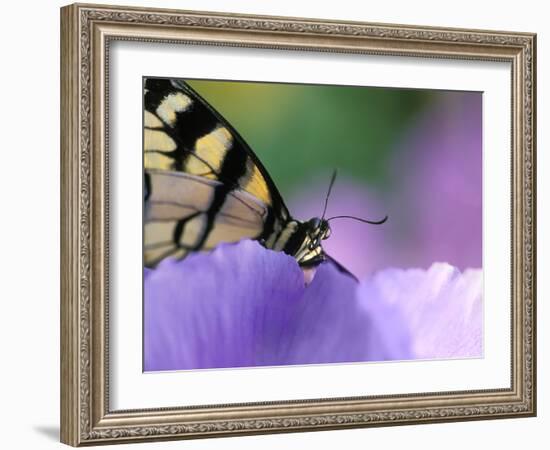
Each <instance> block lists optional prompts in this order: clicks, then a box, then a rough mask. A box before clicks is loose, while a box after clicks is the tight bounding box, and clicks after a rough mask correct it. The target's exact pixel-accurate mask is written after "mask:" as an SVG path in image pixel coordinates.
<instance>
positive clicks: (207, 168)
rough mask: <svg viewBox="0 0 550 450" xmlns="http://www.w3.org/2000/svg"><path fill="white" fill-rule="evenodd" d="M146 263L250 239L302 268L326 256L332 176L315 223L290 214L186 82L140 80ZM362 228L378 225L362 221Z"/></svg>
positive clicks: (236, 137) (257, 165)
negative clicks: (142, 106) (284, 256)
mask: <svg viewBox="0 0 550 450" xmlns="http://www.w3.org/2000/svg"><path fill="white" fill-rule="evenodd" d="M143 142H144V223H145V226H144V261H145V265H146V266H147V267H154V266H155V265H156V264H157V263H158V262H160V261H161V260H162V259H164V258H166V257H168V256H171V257H175V258H184V257H185V256H187V255H188V254H189V253H190V252H195V251H203V250H211V249H213V248H214V247H216V245H218V244H219V243H221V242H237V241H239V240H241V239H247V238H248V239H255V240H257V241H259V242H260V243H261V244H262V245H263V246H265V247H266V248H268V249H272V250H276V251H282V252H284V253H286V254H288V255H291V256H293V257H294V258H295V259H296V261H297V262H298V264H299V265H300V266H302V267H312V266H316V265H318V264H320V263H321V262H323V261H325V260H327V259H330V260H332V261H333V262H334V263H335V265H336V266H337V267H338V268H339V269H340V270H342V271H344V272H347V273H349V272H348V271H347V270H346V269H345V268H344V267H343V266H341V265H340V264H339V263H337V262H336V261H335V260H333V259H332V258H330V256H328V255H327V254H326V253H325V251H324V250H323V248H322V245H321V242H322V241H323V240H325V239H327V238H328V237H329V236H330V233H331V229H330V225H329V220H332V219H335V218H344V217H349V218H354V217H351V216H337V217H333V218H330V219H325V218H324V216H325V211H326V207H327V202H328V198H329V195H330V189H331V188H332V185H333V183H334V180H335V176H336V172H334V174H333V176H332V179H331V183H330V187H329V192H328V194H327V197H326V201H325V210H324V212H323V215H322V217H321V218H318V217H315V218H312V219H310V220H308V221H305V222H302V221H299V220H296V219H294V218H293V217H292V216H291V214H290V213H289V211H288V209H287V207H286V206H285V203H284V201H283V199H282V197H281V194H280V193H279V191H278V189H277V187H276V186H275V183H274V182H273V180H272V179H271V177H270V175H269V173H268V171H267V170H266V169H265V167H264V166H263V165H262V163H261V162H260V160H259V159H258V157H257V156H256V155H255V154H254V152H253V151H252V149H251V148H250V147H249V146H248V145H247V143H246V142H245V140H244V139H243V138H242V137H241V135H240V134H239V133H238V132H237V130H235V129H234V128H233V127H232V126H231V124H230V123H229V122H228V121H227V120H225V119H224V118H223V117H222V116H221V114H220V113H218V112H217V111H216V110H215V109H214V108H213V107H212V106H211V105H210V104H209V103H208V102H207V101H206V100H204V99H203V98H202V97H201V96H200V95H199V94H198V93H197V92H196V91H195V90H193V89H192V88H191V87H190V86H189V85H188V84H187V83H186V82H185V81H183V80H180V79H169V78H145V79H144V117H143ZM355 219H357V220H361V221H363V222H367V223H373V224H379V223H383V222H384V221H385V220H386V219H387V217H385V218H384V219H383V220H381V221H376V222H374V221H366V220H362V219H358V218H355Z"/></svg>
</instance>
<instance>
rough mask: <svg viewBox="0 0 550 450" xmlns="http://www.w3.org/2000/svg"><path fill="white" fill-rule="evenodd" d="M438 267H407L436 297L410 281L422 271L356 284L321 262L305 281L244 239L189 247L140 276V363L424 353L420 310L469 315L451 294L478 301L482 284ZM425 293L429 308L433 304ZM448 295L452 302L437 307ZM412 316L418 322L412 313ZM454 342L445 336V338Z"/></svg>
mask: <svg viewBox="0 0 550 450" xmlns="http://www.w3.org/2000/svg"><path fill="white" fill-rule="evenodd" d="M442 270H443V271H444V272H445V271H448V268H447V266H441V267H440V266H436V267H435V268H432V269H431V272H430V274H428V276H425V277H423V276H422V273H420V272H419V273H416V272H411V273H412V275H415V276H417V277H419V278H420V279H424V285H425V286H428V285H430V284H431V283H432V282H434V280H435V281H440V283H439V289H438V290H437V293H439V295H432V296H427V295H425V294H426V292H428V291H422V290H418V289H416V290H414V289H411V285H415V286H416V287H418V286H422V285H423V284H422V283H419V280H418V279H415V280H409V278H410V275H411V274H409V273H408V272H404V273H401V272H399V271H398V272H395V271H392V270H390V271H388V272H387V273H385V272H381V273H379V274H378V275H376V276H375V277H373V278H370V279H367V280H364V281H363V282H361V283H360V284H358V283H357V282H356V281H355V280H354V279H353V278H351V277H349V276H348V275H346V274H344V273H342V272H340V271H339V270H338V269H337V268H336V267H335V266H334V265H332V264H331V263H325V264H322V265H321V266H319V268H318V269H317V271H316V273H315V276H314V278H313V280H312V281H311V283H309V284H308V285H306V283H305V282H304V274H303V272H302V270H301V269H300V267H299V266H298V264H297V263H296V261H295V260H294V259H293V258H291V257H289V256H287V255H285V254H284V253H281V252H274V251H271V250H267V249H265V248H264V247H262V246H261V245H259V244H258V243H257V242H255V241H248V240H244V241H241V242H239V243H238V244H224V245H220V246H218V247H217V248H216V249H215V250H214V251H212V252H210V253H196V254H192V255H190V256H189V257H188V258H186V259H185V260H183V261H176V260H172V259H167V260H164V261H163V262H161V263H160V264H159V266H158V267H157V268H156V269H154V270H152V271H148V272H147V274H146V276H145V283H144V286H145V297H144V302H145V305H144V369H145V371H158V370H183V369H205V368H231V367H253V366H282V365H289V364H326V363H347V362H364V361H383V360H404V359H415V358H418V357H430V352H429V349H428V350H426V348H427V347H429V345H430V344H429V342H430V341H429V339H428V338H429V337H430V336H431V335H430V334H429V333H426V332H425V331H422V332H418V335H415V333H417V331H418V330H422V326H421V325H419V324H421V323H423V320H424V321H425V319H426V318H429V320H433V317H434V315H437V314H439V313H438V310H440V311H442V314H449V317H442V318H441V319H442V321H443V323H447V324H449V323H452V322H453V320H454V319H453V318H454V317H459V318H466V316H465V315H464V314H459V313H457V310H459V309H460V306H459V303H458V302H457V300H458V299H459V298H460V297H461V296H462V295H463V294H464V292H465V290H466V291H467V290H468V289H470V291H471V292H472V293H473V294H474V295H472V296H471V298H472V299H473V300H472V302H471V303H472V305H473V306H472V308H473V309H475V308H476V301H477V300H475V299H478V298H479V296H476V295H475V293H476V292H477V291H479V288H480V287H479V284H477V285H470V280H469V279H462V277H461V275H460V274H459V273H458V272H453V273H455V276H454V277H447V278H446V279H447V280H449V281H453V282H452V283H448V282H441V280H442V279H441V276H440V273H441V271H442ZM392 277H395V279H396V282H395V283H393V282H392ZM474 278H475V277H474ZM461 280H462V281H461ZM392 286H393V287H394V288H395V289H394V290H392V289H391V287H392ZM407 292H409V293H410V294H411V295H407ZM427 300H431V301H432V303H433V304H434V305H435V306H434V307H430V302H428V301H427ZM445 300H449V304H453V305H454V306H455V307H454V308H447V307H445V308H440V304H441V303H440V302H442V301H443V302H444V301H445ZM407 301H408V302H410V303H411V305H412V304H413V303H415V302H417V303H418V306H419V308H418V311H417V314H416V315H414V314H411V312H410V311H411V308H412V306H411V305H407V304H406V303H407ZM453 301H456V302H455V303H453ZM407 308H408V309H407ZM438 308H439V309H438ZM411 317H416V319H415V320H417V321H418V323H416V322H414V321H410V319H411ZM423 317H424V319H423ZM470 318H474V319H475V320H474V321H473V322H472V323H471V324H470V328H469V329H468V330H467V331H466V333H469V332H470V331H471V330H473V329H474V328H475V327H478V328H480V326H481V324H480V323H478V322H479V319H480V316H470ZM455 325H456V327H455V328H456V333H455V335H456V336H457V340H458V341H460V343H461V345H469V344H470V341H467V340H466V341H464V340H463V339H462V336H463V335H464V326H463V325H464V323H463V322H461V321H459V322H457V323H456V324H455ZM447 329H449V327H447ZM450 329H453V328H452V327H451V328H450ZM439 330H440V331H441V328H439ZM443 331H444V332H447V330H443ZM461 333H462V334H461ZM454 342H455V341H453V340H452V339H451V340H448V343H449V346H452V345H454ZM476 342H477V341H476ZM423 343H424V344H423ZM426 346H427V347H426ZM447 350H449V349H447ZM474 353H475V352H474ZM440 354H441V355H443V354H445V355H451V356H461V355H462V354H464V355H472V354H473V353H472V351H470V349H469V348H468V349H466V350H465V349H464V347H460V346H456V347H455V348H453V349H451V350H450V351H448V352H447V353H445V352H441V351H439V349H438V348H435V347H434V350H433V352H432V353H431V355H435V356H437V355H440Z"/></svg>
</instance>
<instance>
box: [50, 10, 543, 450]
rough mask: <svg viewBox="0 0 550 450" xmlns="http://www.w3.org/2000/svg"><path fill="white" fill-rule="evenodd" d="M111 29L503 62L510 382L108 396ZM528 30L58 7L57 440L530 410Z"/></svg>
mask: <svg viewBox="0 0 550 450" xmlns="http://www.w3.org/2000/svg"><path fill="white" fill-rule="evenodd" d="M113 40H134V41H139V42H150V41H155V42H170V43H183V44H197V43H200V44H208V45H215V46H236V47H254V48H263V49H271V51H273V49H292V50H296V51H301V50H302V51H303V50H312V51H323V52H337V53H339V52H342V53H357V54H380V55H390V56H391V55H393V56H401V55H406V56H414V57H423V58H457V59H462V60H484V61H487V60H492V61H503V62H509V63H510V64H511V67H512V86H511V100H512V118H511V126H512V149H511V155H512V185H511V190H512V205H511V208H512V236H511V240H512V268H511V272H512V298H511V311H512V314H511V316H512V324H511V336H512V356H511V366H510V367H511V379H512V384H511V386H510V388H508V389H492V390H491V389H489V390H484V391H460V392H443V393H441V392H437V393H435V392H434V393H421V394H416V393H411V394H407V395H391V396H374V397H352V398H336V399H319V400H307V401H303V400H292V401H282V402H260V401H261V399H258V401H259V403H253V404H237V405H213V406H204V407H197V406H194V407H190V406H185V405H181V407H179V408H163V409H156V410H137V411H134V410H132V411H112V410H111V409H110V407H109V395H108V393H109V386H108V382H109V377H108V357H109V346H108V344H109V334H108V328H107V323H108V312H109V303H108V289H107V287H108V285H109V278H108V273H109V271H108V255H109V242H108V233H107V230H108V208H109V199H108V196H107V188H106V187H107V186H108V183H109V179H108V171H107V170H106V167H108V148H107V139H106V137H107V133H108V121H107V119H108V110H107V107H106V104H107V102H106V101H105V99H106V96H107V95H108V92H107V86H108V83H107V81H108V58H109V45H110V42H112V41H113ZM535 52H536V36H535V35H534V34H529V33H515V32H514V33H510V32H497V31H482V30H465V29H443V28H432V27H417V26H404V25H382V24H370V23H358V22H349V23H342V22H334V21H328V20H311V19H296V18H283V17H259V16H247V15H237V14H219V13H206V12H189V11H173V10H160V9H143V8H129V7H114V6H106V5H103V6H100V5H80V4H75V5H70V6H66V7H64V8H62V9H61V58H62V63H61V64H62V70H61V89H62V101H61V124H62V125H61V126H62V142H61V155H62V158H61V183H62V194H61V195H62V201H61V205H62V211H61V233H62V236H63V239H61V242H62V248H61V274H62V277H61V292H62V294H61V307H62V310H61V314H62V317H61V322H62V324H61V355H62V356H61V440H62V441H63V442H64V443H67V444H70V445H74V446H78V445H85V444H103V443H117V442H128V441H139V440H152V439H157V440H158V439H175V438H198V437H209V436H211V437H214V436H229V435H239V434H259V433H273V432H283V431H284V432H291V431H311V430H323V429H333V428H346V427H348V428H350V427H366V426H379V425H397V424H415V423H426V422H442V421H451V420H454V421H456V420H471V419H491V418H503V417H521V416H533V415H535V412H536V396H535V392H536V371H535V364H536V358H535V355H536V352H535V350H536V342H535V341H536V339H535V337H536V336H535V332H536V329H535V322H536V321H535V319H536V308H535V297H536V295H535V294H536V293H535V286H536V282H535V274H536V272H535V260H536V255H535V244H536V234H535V233H536V222H535V220H536V212H535V199H536V196H535V178H536V173H535Z"/></svg>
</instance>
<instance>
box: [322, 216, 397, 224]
mask: <svg viewBox="0 0 550 450" xmlns="http://www.w3.org/2000/svg"><path fill="white" fill-rule="evenodd" d="M334 219H353V220H358V221H359V222H363V223H368V224H370V225H382V224H383V223H384V222H386V221H387V220H388V216H384V218H383V219H380V220H367V219H361V218H360V217H355V216H334V217H330V218H329V219H327V222H328V221H331V220H334Z"/></svg>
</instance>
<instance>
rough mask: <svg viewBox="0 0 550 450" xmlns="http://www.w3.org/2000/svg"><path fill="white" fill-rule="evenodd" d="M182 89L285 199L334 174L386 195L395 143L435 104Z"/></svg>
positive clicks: (296, 88) (283, 90)
mask: <svg viewBox="0 0 550 450" xmlns="http://www.w3.org/2000/svg"><path fill="white" fill-rule="evenodd" d="M186 81H187V82H188V83H189V84H190V85H191V86H192V87H193V88H194V89H195V90H197V92H199V93H200V94H201V95H202V96H203V97H204V98H205V99H206V100H207V101H208V102H209V103H210V104H211V105H212V106H214V108H216V109H217V110H218V112H220V113H221V114H222V116H224V117H225V118H226V119H227V120H228V121H229V123H231V124H232V125H233V127H234V128H235V129H236V130H237V131H238V132H239V133H240V134H241V136H242V137H243V138H244V139H245V141H246V142H247V143H248V145H249V146H250V147H251V148H252V150H253V151H254V152H255V153H256V155H258V157H259V158H260V160H261V161H262V162H263V164H264V166H265V167H266V168H267V170H268V172H269V173H270V174H271V176H272V178H273V180H274V181H275V183H276V184H277V186H278V188H279V190H280V191H281V194H282V195H283V198H285V197H288V196H290V195H292V194H293V192H294V191H295V190H296V189H298V187H299V186H300V185H302V184H304V183H307V182H308V180H311V179H312V178H314V177H316V176H318V175H319V174H323V175H325V174H327V175H326V176H328V173H330V172H331V171H332V169H334V168H337V169H338V171H339V177H341V176H344V177H347V178H353V179H355V180H357V181H359V182H367V183H368V184H369V185H371V186H372V185H377V187H378V188H380V189H381V190H385V189H386V188H388V187H390V186H391V185H392V181H395V180H391V179H390V177H389V171H388V170H387V167H388V162H389V161H390V160H392V159H393V158H394V155H393V153H394V151H395V150H396V149H397V145H396V143H397V142H398V141H399V139H400V137H401V135H402V134H403V133H404V132H405V131H406V130H407V129H408V128H409V126H410V123H411V121H413V120H414V119H415V118H416V117H418V114H419V112H420V111H421V110H423V109H424V108H426V107H428V106H429V104H430V103H431V102H432V101H433V99H434V98H435V97H436V94H434V93H433V91H428V90H418V89H415V90H412V89H388V88H370V87H355V86H320V85H300V84H281V83H277V84H274V83H258V82H253V83H252V82H235V81H230V82H227V81H211V80H186ZM327 184H328V178H327Z"/></svg>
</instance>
